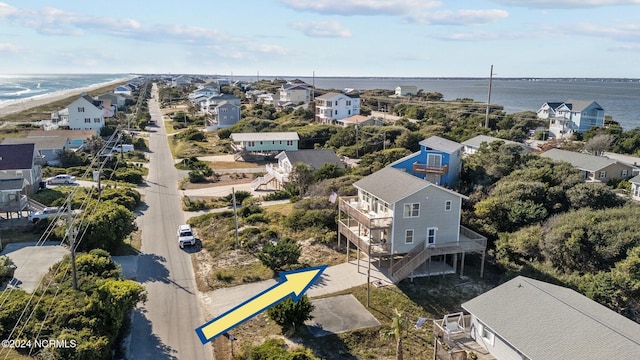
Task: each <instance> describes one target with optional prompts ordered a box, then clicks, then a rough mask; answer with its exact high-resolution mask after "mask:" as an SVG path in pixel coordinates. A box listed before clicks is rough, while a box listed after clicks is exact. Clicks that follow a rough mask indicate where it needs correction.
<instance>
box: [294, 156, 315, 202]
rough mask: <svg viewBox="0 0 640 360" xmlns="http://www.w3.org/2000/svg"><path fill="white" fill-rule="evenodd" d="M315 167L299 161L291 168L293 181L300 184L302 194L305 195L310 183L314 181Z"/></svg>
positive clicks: (299, 188)
mask: <svg viewBox="0 0 640 360" xmlns="http://www.w3.org/2000/svg"><path fill="white" fill-rule="evenodd" d="M313 173H314V169H313V167H312V166H311V165H309V164H306V163H303V162H299V163H295V164H293V169H292V170H291V181H292V182H294V183H295V184H296V185H297V186H298V190H300V196H303V195H304V193H305V192H306V191H307V188H308V187H309V185H311V184H312V183H313Z"/></svg>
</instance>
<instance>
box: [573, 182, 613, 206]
mask: <svg viewBox="0 0 640 360" xmlns="http://www.w3.org/2000/svg"><path fill="white" fill-rule="evenodd" d="M567 199H568V200H569V205H570V206H571V208H573V209H582V208H592V209H606V208H610V207H615V206H619V205H622V203H623V200H622V199H620V198H619V197H618V196H617V195H616V194H615V193H614V192H613V191H611V189H610V188H609V187H608V186H607V185H605V184H602V183H582V184H578V185H576V186H575V187H573V188H571V189H569V190H567Z"/></svg>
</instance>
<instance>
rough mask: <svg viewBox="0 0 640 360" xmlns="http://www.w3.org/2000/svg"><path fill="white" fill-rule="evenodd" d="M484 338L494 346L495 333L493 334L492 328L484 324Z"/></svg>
mask: <svg viewBox="0 0 640 360" xmlns="http://www.w3.org/2000/svg"><path fill="white" fill-rule="evenodd" d="M482 339H484V340H485V341H486V342H488V343H489V344H491V346H493V344H494V340H495V335H494V334H493V331H491V329H489V328H488V327H486V326H484V325H483V326H482Z"/></svg>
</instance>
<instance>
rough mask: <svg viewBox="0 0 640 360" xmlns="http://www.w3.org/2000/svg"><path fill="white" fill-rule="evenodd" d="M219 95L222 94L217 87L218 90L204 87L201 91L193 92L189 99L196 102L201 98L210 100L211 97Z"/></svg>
mask: <svg viewBox="0 0 640 360" xmlns="http://www.w3.org/2000/svg"><path fill="white" fill-rule="evenodd" d="M219 94H220V89H219V88H217V87H216V88H211V87H203V88H200V89H197V90H195V91H193V92H192V93H190V94H189V95H188V96H187V97H188V99H189V100H190V101H191V102H195V101H194V100H195V99H197V98H199V97H206V98H209V97H211V96H215V95H219Z"/></svg>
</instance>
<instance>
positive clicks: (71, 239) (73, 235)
mask: <svg viewBox="0 0 640 360" xmlns="http://www.w3.org/2000/svg"><path fill="white" fill-rule="evenodd" d="M67 221H68V223H69V227H68V230H67V231H68V236H69V247H70V248H71V284H72V286H73V290H78V275H77V273H76V230H75V229H74V228H73V216H72V214H71V199H69V202H68V203H67Z"/></svg>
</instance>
